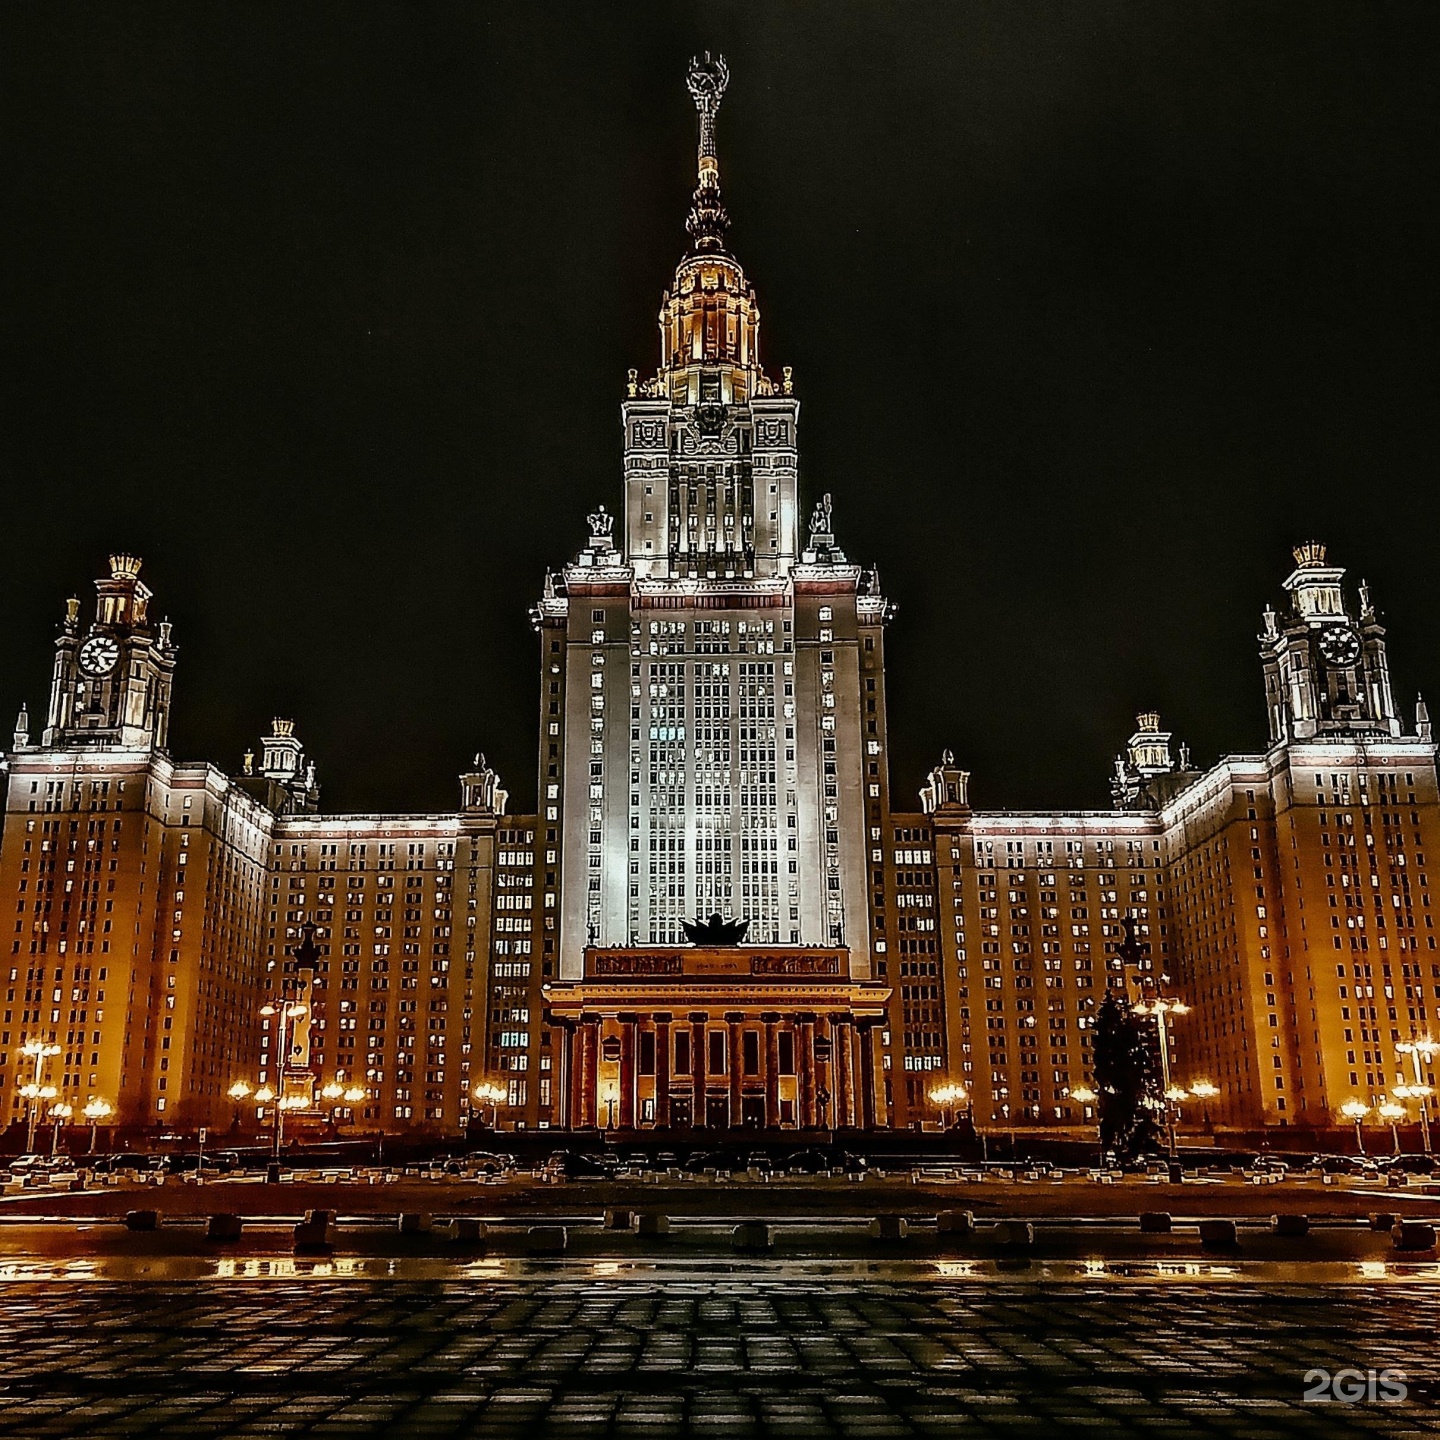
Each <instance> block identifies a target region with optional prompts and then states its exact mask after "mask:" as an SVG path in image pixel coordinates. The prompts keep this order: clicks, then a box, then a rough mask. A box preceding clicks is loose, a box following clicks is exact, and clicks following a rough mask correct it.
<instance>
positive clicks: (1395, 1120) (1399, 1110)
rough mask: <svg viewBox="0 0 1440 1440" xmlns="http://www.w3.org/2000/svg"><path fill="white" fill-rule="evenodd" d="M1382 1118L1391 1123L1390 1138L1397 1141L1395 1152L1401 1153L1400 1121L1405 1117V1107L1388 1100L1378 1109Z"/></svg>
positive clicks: (1377, 1112)
mask: <svg viewBox="0 0 1440 1440" xmlns="http://www.w3.org/2000/svg"><path fill="white" fill-rule="evenodd" d="M1376 1114H1378V1115H1379V1116H1380V1118H1381V1119H1382V1120H1385V1121H1388V1122H1389V1125H1390V1138H1391V1139H1392V1140H1393V1141H1394V1142H1395V1153H1396V1154H1397V1155H1398V1154H1399V1153H1400V1128H1399V1127H1400V1121H1402V1120H1403V1119H1404V1118H1405V1107H1404V1106H1403V1105H1397V1104H1396V1103H1395V1102H1394V1101H1393V1100H1386V1101H1385V1102H1384V1103H1383V1104H1382V1105H1381V1106H1380V1107H1379V1108H1378V1110H1377V1111H1376Z"/></svg>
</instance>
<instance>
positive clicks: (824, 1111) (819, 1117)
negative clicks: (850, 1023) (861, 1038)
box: [811, 1015, 835, 1128]
mask: <svg viewBox="0 0 1440 1440" xmlns="http://www.w3.org/2000/svg"><path fill="white" fill-rule="evenodd" d="M814 1033H815V1042H814V1044H813V1046H812V1047H811V1053H812V1057H813V1059H814V1062H815V1123H816V1125H820V1126H825V1127H827V1128H828V1127H829V1126H832V1125H834V1123H835V1040H834V1035H833V1032H832V1029H831V1025H830V1022H829V1020H827V1019H826V1018H825V1016H823V1015H817V1016H816V1017H815V1032H814ZM822 1041H823V1042H824V1044H825V1046H827V1047H828V1049H827V1050H826V1054H827V1055H828V1056H829V1058H828V1059H826V1060H822V1059H821V1058H820V1048H821V1042H822ZM822 1091H823V1092H824V1093H825V1095H826V1097H827V1098H826V1102H825V1104H824V1105H823V1106H822V1105H821V1104H820V1094H821V1092H822Z"/></svg>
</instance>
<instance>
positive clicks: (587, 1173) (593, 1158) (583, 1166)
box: [545, 1150, 619, 1180]
mask: <svg viewBox="0 0 1440 1440" xmlns="http://www.w3.org/2000/svg"><path fill="white" fill-rule="evenodd" d="M618 1168H619V1164H618V1161H617V1159H616V1157H614V1156H612V1155H587V1154H585V1153H583V1152H582V1151H578V1150H556V1151H554V1152H553V1153H552V1154H551V1156H550V1158H549V1159H548V1160H547V1161H546V1162H545V1169H546V1170H548V1171H550V1172H551V1173H552V1174H557V1173H558V1174H560V1175H563V1176H564V1177H565V1178H566V1179H567V1180H613V1179H614V1178H615V1172H616V1170H617V1169H618Z"/></svg>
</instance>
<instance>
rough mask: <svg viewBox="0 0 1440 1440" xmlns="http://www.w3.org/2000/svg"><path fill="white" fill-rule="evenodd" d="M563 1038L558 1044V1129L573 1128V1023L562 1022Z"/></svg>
mask: <svg viewBox="0 0 1440 1440" xmlns="http://www.w3.org/2000/svg"><path fill="white" fill-rule="evenodd" d="M563 1025H564V1030H565V1038H564V1039H563V1040H562V1041H561V1042H560V1082H559V1084H560V1094H559V1100H560V1103H561V1112H560V1128H561V1129H562V1130H573V1129H574V1128H575V1092H576V1088H577V1087H576V1084H575V1025H574V1022H573V1021H570V1020H566V1021H564V1022H563Z"/></svg>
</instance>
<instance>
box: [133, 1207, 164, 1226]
mask: <svg viewBox="0 0 1440 1440" xmlns="http://www.w3.org/2000/svg"><path fill="white" fill-rule="evenodd" d="M125 1228H126V1229H127V1230H158V1229H159V1228H160V1212H159V1211H158V1210H127V1211H126V1212H125Z"/></svg>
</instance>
